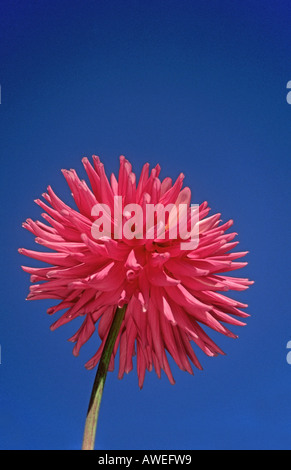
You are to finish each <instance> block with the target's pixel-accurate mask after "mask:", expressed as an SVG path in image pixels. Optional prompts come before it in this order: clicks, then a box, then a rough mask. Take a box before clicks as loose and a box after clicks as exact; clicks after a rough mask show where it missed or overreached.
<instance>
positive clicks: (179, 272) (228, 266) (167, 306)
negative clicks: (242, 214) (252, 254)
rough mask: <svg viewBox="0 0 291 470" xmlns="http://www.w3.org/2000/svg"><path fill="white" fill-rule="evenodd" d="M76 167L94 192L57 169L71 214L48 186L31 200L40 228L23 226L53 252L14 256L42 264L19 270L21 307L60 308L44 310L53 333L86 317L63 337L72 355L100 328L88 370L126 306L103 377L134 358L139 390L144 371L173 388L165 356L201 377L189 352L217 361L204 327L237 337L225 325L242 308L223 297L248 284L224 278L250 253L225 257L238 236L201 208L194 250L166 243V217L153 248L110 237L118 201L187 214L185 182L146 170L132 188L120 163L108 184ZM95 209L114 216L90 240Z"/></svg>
mask: <svg viewBox="0 0 291 470" xmlns="http://www.w3.org/2000/svg"><path fill="white" fill-rule="evenodd" d="M82 162H83V165H84V168H85V170H86V173H87V175H88V179H89V181H90V186H91V188H89V186H88V185H87V183H86V182H85V181H84V180H80V179H79V177H78V175H77V173H76V172H75V170H70V171H68V170H63V174H64V177H65V179H66V181H67V183H68V185H69V187H70V190H71V192H72V196H73V198H74V201H75V204H76V208H75V209H73V208H71V207H70V206H68V205H67V204H65V203H64V202H63V201H62V200H61V199H60V198H59V197H58V196H57V195H56V194H55V193H54V191H53V190H52V188H51V187H50V186H49V187H48V189H47V193H45V194H43V198H44V201H43V200H40V199H37V200H36V201H35V202H36V203H37V204H38V205H39V206H40V207H41V208H42V209H43V210H44V211H45V212H44V213H43V214H42V216H43V218H44V220H45V222H46V223H43V222H40V221H33V220H31V219H28V220H27V221H26V222H25V223H24V224H23V226H24V228H26V229H28V230H29V231H30V232H32V233H33V234H34V235H35V236H36V239H35V241H36V243H38V244H40V245H43V246H45V247H47V248H48V249H49V250H51V251H49V252H45V251H32V250H28V249H24V248H22V249H20V250H19V251H20V253H22V254H24V255H26V256H28V257H31V258H34V259H37V260H39V261H41V262H44V263H46V264H45V267H40V268H35V267H27V266H22V268H23V270H24V271H26V272H28V273H30V275H31V278H30V279H31V283H32V285H31V287H30V293H29V295H28V297H27V299H29V300H35V299H57V300H58V301H59V303H58V304H57V305H55V306H53V307H50V308H49V309H48V311H47V312H48V314H49V315H52V314H56V313H57V312H59V311H64V312H63V314H62V315H61V316H60V317H59V318H58V319H57V320H56V321H55V322H54V323H53V324H52V325H51V329H52V330H55V329H56V328H58V327H59V326H61V325H64V324H65V323H68V322H70V321H71V320H74V319H75V318H77V317H83V322H82V324H81V326H80V327H79V329H78V331H77V332H76V333H75V334H74V335H73V336H72V337H71V338H70V341H72V342H73V343H75V345H74V348H73V354H74V355H75V356H77V355H78V354H79V351H80V348H81V347H82V345H83V344H84V343H85V342H86V341H88V340H89V338H90V337H91V336H92V335H93V333H94V332H95V329H97V331H98V334H99V337H100V340H101V342H100V344H99V345H98V346H99V347H98V349H97V352H96V354H94V356H93V357H92V358H91V359H90V360H89V361H88V362H87V363H86V367H87V368H88V369H92V368H94V367H95V366H96V365H97V363H98V362H99V359H100V357H101V354H102V351H103V348H104V345H105V341H106V338H107V336H108V333H109V330H110V327H111V324H112V321H113V317H114V315H115V312H116V308H117V307H122V306H123V305H124V304H126V305H127V309H126V313H125V317H124V320H123V322H122V325H121V328H120V331H119V334H118V337H117V340H116V343H115V347H114V351H113V353H112V357H111V361H110V367H109V370H113V369H114V362H115V358H116V355H117V352H118V349H119V374H118V376H119V378H122V377H123V375H124V372H126V373H128V372H130V371H131V370H132V368H133V362H132V358H133V356H135V355H136V360H137V374H138V379H139V386H140V387H142V385H143V382H144V377H145V371H146V370H149V371H150V370H152V368H153V367H154V369H155V371H156V373H157V375H158V376H159V377H160V375H161V370H164V372H165V373H166V375H167V376H168V378H169V380H170V382H171V383H174V379H173V376H172V373H171V370H170V366H169V362H168V359H167V354H166V352H167V353H168V354H170V355H171V356H172V358H173V359H174V361H175V362H176V363H177V365H178V366H179V367H180V368H181V369H182V370H185V371H188V372H189V373H193V370H192V367H191V362H192V363H193V364H194V365H195V366H196V367H197V368H199V369H202V367H201V365H200V362H199V361H198V359H197V356H196V354H195V352H194V350H193V348H192V344H193V343H195V344H196V346H197V347H199V348H200V349H201V350H202V351H203V352H204V353H205V354H206V355H207V356H217V355H218V354H224V353H223V351H222V350H221V349H220V348H219V347H218V346H217V345H216V344H215V343H214V341H213V340H211V338H210V337H209V336H208V334H207V333H206V332H205V331H204V329H203V326H207V327H209V328H211V329H213V330H215V331H217V332H220V333H222V334H224V335H226V336H228V337H231V338H235V337H237V336H236V335H235V334H233V333H232V332H231V331H230V330H229V329H228V328H227V327H226V326H225V324H230V325H245V323H244V322H243V321H242V319H245V318H246V317H248V314H247V313H245V312H244V311H242V310H241V309H244V308H245V307H247V305H246V304H243V303H241V302H238V301H236V300H233V299H231V298H229V297H227V296H226V295H224V294H222V293H221V292H226V291H228V290H238V291H241V290H244V289H246V288H248V286H249V285H250V284H252V281H249V280H248V279H244V278H238V277H232V276H226V275H225V273H226V272H229V271H233V270H236V269H239V268H242V267H244V266H245V265H246V264H247V263H245V262H237V261H236V260H237V259H239V258H241V257H243V256H244V255H246V253H247V252H231V250H232V249H233V248H234V247H235V246H236V245H237V244H238V242H237V241H233V239H234V238H235V236H236V235H237V234H236V233H228V234H227V233H226V231H227V230H228V229H229V228H230V227H231V226H232V224H233V221H232V220H230V221H228V222H226V223H224V224H221V220H220V216H221V214H215V215H212V216H208V214H209V211H210V208H209V207H208V204H207V202H204V203H202V204H200V205H199V206H198V220H199V221H198V223H197V224H196V229H197V227H198V229H199V243H198V246H197V247H196V248H195V249H189V250H187V249H182V247H181V246H182V245H181V238H179V236H177V238H176V239H173V238H170V237H169V236H167V234H168V232H169V228H170V225H169V219H170V214H168V215H167V217H168V218H167V219H166V221H165V234H166V236H164V237H159V235H158V234H157V232H156V236H155V237H151V238H150V239H149V238H148V237H146V234H145V233H143V235H139V237H132V238H129V237H125V236H124V235H123V234H122V232H121V235H120V233H119V236H118V237H116V231H114V230H115V229H116V222H115V221H113V220H112V214H113V212H114V204H115V199H116V197H117V196H119V199H118V200H119V201H121V205H122V208H124V207H126V206H127V205H128V204H138V205H139V206H140V207H141V208H142V211H143V213H145V210H146V206H147V205H148V204H154V205H156V204H161V205H163V206H167V205H168V204H172V205H173V206H175V207H176V206H178V205H179V204H181V203H183V204H186V205H187V208H188V210H187V213H188V215H189V214H190V202H191V192H190V189H189V188H188V187H184V188H183V179H184V175H183V174H181V175H179V177H178V178H177V180H176V181H175V182H174V183H173V182H172V180H171V178H169V177H167V178H165V179H163V180H160V179H159V173H160V167H159V165H157V166H156V167H155V168H153V169H152V170H151V171H150V170H149V165H148V164H145V165H144V166H143V168H142V171H141V175H140V178H139V180H138V181H137V180H136V175H135V174H134V173H133V172H132V166H131V164H130V163H129V162H128V160H126V159H125V157H124V156H121V157H120V168H119V174H118V178H116V177H115V176H114V174H112V175H111V178H110V180H108V178H107V176H106V174H105V171H104V166H103V164H102V163H101V162H100V159H99V157H97V156H93V165H92V164H91V163H90V161H89V160H88V159H87V158H83V160H82ZM96 204H104V206H105V205H106V207H107V208H110V209H111V213H110V214H109V213H108V214H107V215H108V217H110V225H109V227H111V233H107V235H106V236H101V237H100V238H98V239H96V237H94V236H93V235H92V233H93V232H92V226H93V225H94V222H96V213H94V210H93V208H94V207H96ZM105 216H106V213H105ZM129 219H130V214H127V213H124V212H123V213H122V217H121V220H120V221H119V223H121V225H124V224H126V222H128V220H129ZM144 223H145V221H144ZM153 228H155V227H153ZM156 228H157V227H156ZM157 230H158V228H157ZM132 231H133V232H134V224H133V225H132ZM189 242H190V237H189ZM186 244H187V240H186ZM189 246H190V245H189ZM47 264H48V265H49V266H47ZM191 342H193V343H191ZM96 348H97V347H96Z"/></svg>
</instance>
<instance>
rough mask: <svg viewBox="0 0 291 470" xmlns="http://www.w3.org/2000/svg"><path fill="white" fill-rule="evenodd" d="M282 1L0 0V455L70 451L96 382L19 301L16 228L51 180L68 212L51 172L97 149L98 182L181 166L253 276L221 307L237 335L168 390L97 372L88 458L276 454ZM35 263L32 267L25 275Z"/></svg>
mask: <svg viewBox="0 0 291 470" xmlns="http://www.w3.org/2000/svg"><path fill="white" fill-rule="evenodd" d="M290 5H291V4H290V1H280V2H278V1H273V0H272V1H262V0H258V1H248V0H247V1H244V2H241V1H239V0H236V1H233V0H232V1H213V0H210V1H207V2H206V1H199V0H198V1H185V0H179V1H178V0H177V1H172V0H168V1H161V0H155V1H152V0H144V1H129V0H122V1H121V0H118V1H117V0H112V1H102V0H100V1H84V0H83V1H77V0H70V1H67V0H62V1H61V2H59V1H58V2H57V1H54V0H50V1H43V0H38V1H28V0H25V1H15V0H14V1H13V0H10V1H2V2H1V5H0V41H1V52H0V54H1V57H0V66H1V73H0V83H1V105H0V123H1V127H0V131H1V142H0V151H1V153H0V155H1V222H2V223H1V259H2V262H1V317H0V318H1V330H0V343H1V365H0V381H1V386H0V387H1V396H0V411H1V430H0V448H2V449H79V448H80V446H81V441H82V435H83V426H84V420H85V415H86V411H87V405H88V400H89V395H90V392H91V386H92V383H93V380H94V375H95V372H94V371H91V372H88V371H87V370H86V369H85V368H84V363H85V362H86V361H87V360H88V359H89V358H90V357H91V355H92V354H93V353H94V352H95V350H96V345H97V343H98V340H97V337H93V338H95V340H94V339H93V338H92V339H91V341H90V343H88V344H87V345H85V346H84V348H83V350H82V351H81V353H80V356H79V357H78V358H74V357H73V355H72V353H71V351H72V344H71V343H68V342H67V339H68V338H69V337H70V336H71V335H72V334H73V332H75V331H76V329H77V327H78V325H79V323H78V325H77V321H76V323H72V324H69V325H67V326H65V327H63V328H61V329H59V330H57V331H55V332H54V333H52V332H51V331H50V330H49V326H50V324H51V323H52V319H51V318H50V317H48V315H47V314H46V309H47V308H48V307H49V306H51V305H53V302H50V301H36V302H25V300H24V299H25V297H26V295H27V292H28V287H29V277H28V275H27V274H25V273H23V272H22V270H21V269H20V265H21V264H29V265H34V264H33V261H32V262H29V260H28V262H27V260H26V259H25V258H23V257H22V256H21V255H20V254H18V252H17V248H18V247H26V248H30V249H34V248H35V245H34V241H33V237H32V236H31V234H29V233H28V232H26V231H25V230H24V229H22V227H21V223H22V222H23V221H24V220H25V219H26V218H27V217H31V218H33V219H39V218H40V214H41V210H40V209H39V208H38V207H37V206H36V205H35V204H34V203H33V200H34V199H35V198H38V197H40V196H41V194H42V193H43V192H44V191H45V190H46V187H47V186H48V185H49V184H51V185H52V187H53V189H54V190H55V191H56V192H57V194H58V195H59V196H61V197H63V198H64V199H65V200H66V201H71V198H70V194H69V191H68V189H67V187H66V183H65V180H64V178H63V176H62V174H61V172H60V170H61V169H62V168H75V169H76V170H77V171H78V172H79V173H80V175H84V172H83V167H82V164H81V158H82V157H83V156H88V157H90V156H91V155H92V154H97V155H99V156H100V157H101V159H102V161H103V162H104V163H105V166H106V170H107V172H108V174H110V173H111V172H112V171H114V172H116V171H117V169H118V158H119V155H121V154H124V155H125V156H126V157H127V158H128V159H129V160H130V161H131V162H132V164H133V167H134V169H135V170H136V172H137V173H139V172H140V169H141V167H142V164H143V163H144V162H146V161H148V162H150V164H151V165H155V164H156V163H160V165H161V167H162V174H161V175H162V176H163V177H164V176H171V177H172V178H175V177H177V175H178V174H179V173H180V172H181V171H182V172H184V173H185V175H186V180H185V184H186V185H189V186H190V188H191V189H192V194H193V200H192V202H193V203H201V202H203V201H204V200H207V201H208V202H209V205H210V207H211V208H212V212H211V214H214V213H216V212H221V213H222V219H223V220H224V221H226V220H228V219H230V218H233V219H234V221H235V224H234V230H235V231H237V232H238V234H239V237H238V239H239V240H240V245H239V249H240V251H244V250H249V251H250V253H249V255H248V256H247V261H249V265H248V266H247V267H246V268H244V269H243V270H242V271H241V272H239V273H237V274H236V275H241V276H242V277H249V278H251V279H254V280H255V284H254V286H252V287H251V288H250V289H249V290H248V291H246V292H244V293H239V295H238V294H235V293H234V297H235V298H237V299H239V300H242V301H243V302H246V303H248V304H249V309H248V312H249V313H250V314H251V317H250V319H249V320H248V326H246V327H244V328H236V329H235V328H233V329H232V330H233V331H234V332H236V333H238V334H239V339H238V340H232V339H229V338H225V337H223V336H220V335H218V334H217V335H216V334H212V338H213V339H214V340H215V341H217V343H218V345H219V346H221V347H222V349H224V351H225V352H226V356H225V357H223V356H221V357H218V358H214V359H213V358H208V357H206V356H205V355H203V353H199V351H197V354H198V357H199V359H200V360H201V362H202V365H203V366H204V371H203V372H200V371H197V372H195V375H194V377H193V376H190V375H188V374H187V373H185V372H181V371H180V370H179V369H177V367H176V366H175V365H174V364H173V363H172V362H171V366H172V370H173V373H174V376H175V379H176V385H175V386H171V385H170V384H169V382H168V379H167V378H166V377H165V375H163V376H162V378H161V380H159V379H158V378H157V377H156V375H155V374H154V373H150V374H149V373H147V375H146V380H145V385H144V388H143V390H142V391H140V390H139V389H138V384H137V376H136V369H134V371H132V372H131V373H130V374H129V375H128V376H127V375H126V376H125V378H124V379H123V380H122V381H119V380H118V379H117V374H116V372H113V373H110V374H109V376H108V379H107V382H106V387H105V393H104V397H103V401H102V406H101V412H100V420H99V427H98V430H97V441H96V447H97V448H100V449H101V448H103V449H282V448H283V449H284V448H285V449H290V442H291V440H290V438H291V432H290V418H291V409H290V400H291V380H290V377H291V365H289V364H288V363H287V360H286V356H287V352H288V350H287V347H286V346H287V342H288V341H289V340H291V316H290V313H291V312H290V255H289V253H290V251H289V241H290V211H289V208H290V144H291V133H290V129H291V106H290V105H289V104H288V103H287V101H286V95H287V89H286V84H287V82H288V81H289V80H291V36H290V21H291V7H290ZM35 265H37V263H35Z"/></svg>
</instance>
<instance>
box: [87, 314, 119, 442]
mask: <svg viewBox="0 0 291 470" xmlns="http://www.w3.org/2000/svg"><path fill="white" fill-rule="evenodd" d="M126 307H127V305H124V306H123V307H121V308H119V307H117V309H116V313H115V316H114V319H113V322H112V325H111V328H110V331H109V334H108V336H107V339H106V343H105V346H104V349H103V352H102V356H101V359H100V362H99V366H98V369H97V373H96V377H95V381H94V384H93V388H92V393H91V397H90V402H89V407H88V412H87V417H86V422H85V429H84V436H83V445H82V450H94V444H95V435H96V428H97V421H98V415H99V409H100V403H101V398H102V394H103V389H104V385H105V380H106V376H107V372H108V366H109V362H110V359H111V356H112V352H113V348H114V345H115V341H116V338H117V335H118V333H119V330H120V327H121V323H122V321H123V319H124V315H125V311H126Z"/></svg>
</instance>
